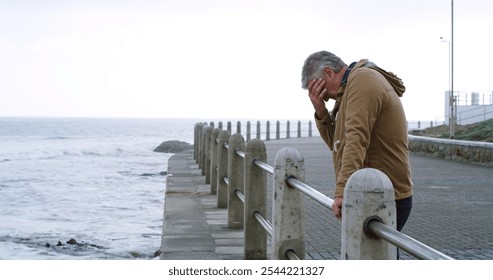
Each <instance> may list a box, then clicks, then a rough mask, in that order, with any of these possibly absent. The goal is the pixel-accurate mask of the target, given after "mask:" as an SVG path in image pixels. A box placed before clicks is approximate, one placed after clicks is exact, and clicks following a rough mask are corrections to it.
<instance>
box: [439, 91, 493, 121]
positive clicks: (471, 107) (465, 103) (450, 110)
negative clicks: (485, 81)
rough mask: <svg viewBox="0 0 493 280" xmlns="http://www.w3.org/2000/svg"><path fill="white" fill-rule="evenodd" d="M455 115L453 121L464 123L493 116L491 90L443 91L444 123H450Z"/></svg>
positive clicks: (492, 95)
mask: <svg viewBox="0 0 493 280" xmlns="http://www.w3.org/2000/svg"><path fill="white" fill-rule="evenodd" d="M452 116H455V119H456V121H455V123H456V124H459V125H466V124H472V123H477V122H481V121H485V120H488V119H492V118H493V92H465V91H454V96H453V98H452V96H451V92H450V91H446V92H445V124H450V120H451V119H452V118H451V117H452Z"/></svg>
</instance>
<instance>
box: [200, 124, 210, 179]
mask: <svg viewBox="0 0 493 280" xmlns="http://www.w3.org/2000/svg"><path fill="white" fill-rule="evenodd" d="M208 128H209V126H208V125H207V124H206V123H204V125H203V126H202V132H201V133H200V138H201V140H200V147H199V149H200V162H199V167H200V169H201V170H202V175H205V161H206V148H205V147H206V145H205V142H207V136H206V134H207V130H208Z"/></svg>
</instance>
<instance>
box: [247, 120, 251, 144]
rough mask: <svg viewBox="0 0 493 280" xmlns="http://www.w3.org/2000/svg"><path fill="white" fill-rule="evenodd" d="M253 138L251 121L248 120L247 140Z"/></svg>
mask: <svg viewBox="0 0 493 280" xmlns="http://www.w3.org/2000/svg"><path fill="white" fill-rule="evenodd" d="M250 139H251V125H250V121H247V124H246V141H247V142H248V141H250Z"/></svg>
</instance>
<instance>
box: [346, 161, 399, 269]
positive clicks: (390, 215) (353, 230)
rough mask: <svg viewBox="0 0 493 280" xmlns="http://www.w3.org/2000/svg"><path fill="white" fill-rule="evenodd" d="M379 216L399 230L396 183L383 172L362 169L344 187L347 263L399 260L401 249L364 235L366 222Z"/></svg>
mask: <svg viewBox="0 0 493 280" xmlns="http://www.w3.org/2000/svg"><path fill="white" fill-rule="evenodd" d="M371 217H378V219H380V220H381V221H382V222H383V223H384V224H386V225H388V226H391V227H393V228H394V229H395V227H396V210H395V196H394V189H393V187H392V182H391V181H390V179H389V178H388V177H387V175H385V174H384V173H383V172H381V171H379V170H377V169H373V168H365V169H360V170H358V171H356V172H354V173H353V175H351V177H349V179H348V181H347V182H346V186H345V188H344V200H343V206H342V225H341V238H342V248H341V258H342V259H344V260H395V259H397V248H396V247H395V246H393V245H391V244H390V243H388V242H387V241H384V240H382V239H380V238H375V237H370V236H367V235H366V234H365V233H364V227H365V221H366V220H367V219H369V218H371Z"/></svg>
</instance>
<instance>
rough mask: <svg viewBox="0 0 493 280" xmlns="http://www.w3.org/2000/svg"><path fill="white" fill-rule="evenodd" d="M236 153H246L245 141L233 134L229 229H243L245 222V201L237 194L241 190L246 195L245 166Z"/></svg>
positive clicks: (229, 168)
mask: <svg viewBox="0 0 493 280" xmlns="http://www.w3.org/2000/svg"><path fill="white" fill-rule="evenodd" d="M236 151H242V152H245V139H244V138H243V136H242V135H241V134H240V133H236V134H233V135H232V136H231V137H230V138H229V150H228V179H229V184H228V193H229V199H228V227H229V228H231V229H240V228H243V221H244V212H245V211H244V208H245V206H244V204H243V201H241V200H240V198H238V196H237V195H236V194H235V191H236V190H239V191H240V192H241V193H242V194H245V187H244V186H245V182H244V173H245V164H244V161H245V159H243V158H242V157H240V156H238V155H237V154H236Z"/></svg>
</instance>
